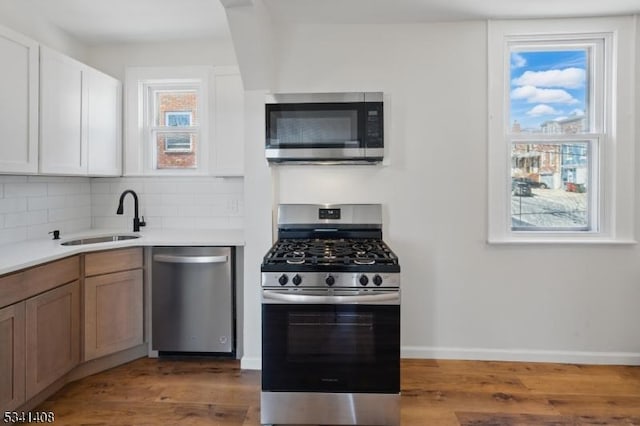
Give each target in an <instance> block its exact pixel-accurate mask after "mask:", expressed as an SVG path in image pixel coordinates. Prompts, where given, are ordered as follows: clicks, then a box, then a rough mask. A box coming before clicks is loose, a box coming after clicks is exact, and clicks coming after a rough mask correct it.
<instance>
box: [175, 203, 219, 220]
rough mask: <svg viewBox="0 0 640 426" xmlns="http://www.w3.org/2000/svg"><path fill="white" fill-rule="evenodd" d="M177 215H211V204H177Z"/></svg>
mask: <svg viewBox="0 0 640 426" xmlns="http://www.w3.org/2000/svg"><path fill="white" fill-rule="evenodd" d="M178 216H181V217H210V216H213V208H212V207H211V206H195V205H193V204H192V205H180V206H178Z"/></svg>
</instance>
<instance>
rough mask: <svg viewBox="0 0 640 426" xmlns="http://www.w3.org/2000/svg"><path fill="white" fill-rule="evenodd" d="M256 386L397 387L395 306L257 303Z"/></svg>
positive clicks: (361, 389)
mask: <svg viewBox="0 0 640 426" xmlns="http://www.w3.org/2000/svg"><path fill="white" fill-rule="evenodd" d="M262 389H263V390H269V391H282V392H298V391H303V392H311V391H313V392H373V393H376V392H391V393H396V392H399V391H400V306H398V305H393V306H391V305H342V304H339V305H329V304H327V305H322V304H305V305H301V304H263V305H262Z"/></svg>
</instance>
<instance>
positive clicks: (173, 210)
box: [144, 205, 179, 217]
mask: <svg viewBox="0 0 640 426" xmlns="http://www.w3.org/2000/svg"><path fill="white" fill-rule="evenodd" d="M144 215H145V217H151V216H154V217H163V216H179V214H178V206H166V205H154V206H148V207H145V208H144Z"/></svg>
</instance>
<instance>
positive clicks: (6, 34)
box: [0, 27, 38, 173]
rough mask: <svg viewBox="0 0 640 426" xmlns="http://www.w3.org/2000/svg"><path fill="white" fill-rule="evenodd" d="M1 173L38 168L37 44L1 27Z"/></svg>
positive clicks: (30, 171)
mask: <svg viewBox="0 0 640 426" xmlns="http://www.w3.org/2000/svg"><path fill="white" fill-rule="evenodd" d="M0 58H2V66H0V94H1V96H0V173H36V172H37V171H38V44H37V43H36V42H35V41H33V40H29V39H28V38H26V37H24V36H22V35H20V34H18V33H14V32H13V31H11V30H8V29H6V28H4V27H0Z"/></svg>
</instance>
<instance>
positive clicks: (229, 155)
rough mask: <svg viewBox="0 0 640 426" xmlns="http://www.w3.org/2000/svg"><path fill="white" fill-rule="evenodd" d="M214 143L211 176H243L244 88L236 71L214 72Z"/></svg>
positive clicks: (222, 68)
mask: <svg viewBox="0 0 640 426" xmlns="http://www.w3.org/2000/svg"><path fill="white" fill-rule="evenodd" d="M214 79H215V84H214V96H215V106H214V113H215V127H214V132H215V143H214V145H213V149H212V160H211V164H212V169H213V170H212V172H213V174H215V175H224V176H236V175H237V176H241V175H243V174H244V88H243V86H242V79H241V78H240V72H239V70H238V68H237V67H220V68H216V69H215V70H214Z"/></svg>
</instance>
